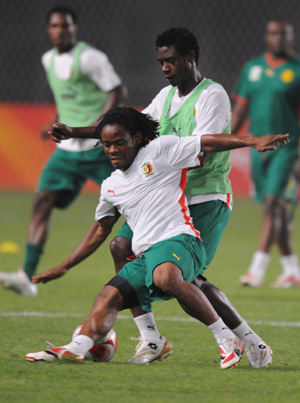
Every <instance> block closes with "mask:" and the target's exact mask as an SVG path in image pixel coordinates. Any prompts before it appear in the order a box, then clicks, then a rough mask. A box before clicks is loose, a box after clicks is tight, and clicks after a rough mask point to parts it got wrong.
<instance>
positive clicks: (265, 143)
mask: <svg viewBox="0 0 300 403" xmlns="http://www.w3.org/2000/svg"><path fill="white" fill-rule="evenodd" d="M288 136H289V134H288V133H287V134H276V135H274V134H267V135H266V136H262V137H256V136H239V135H236V134H204V135H203V136H202V137H201V151H202V152H207V153H214V152H218V151H227V150H234V149H235V148H243V147H252V148H255V149H256V150H257V151H259V152H263V151H268V150H276V149H277V148H278V146H279V144H280V143H282V144H287V143H288Z"/></svg>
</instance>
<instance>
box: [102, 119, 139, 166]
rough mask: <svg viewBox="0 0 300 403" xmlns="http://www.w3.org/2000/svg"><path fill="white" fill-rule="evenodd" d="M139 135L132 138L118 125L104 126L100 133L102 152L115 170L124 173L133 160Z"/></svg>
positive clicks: (137, 146) (137, 148)
mask: <svg viewBox="0 0 300 403" xmlns="http://www.w3.org/2000/svg"><path fill="white" fill-rule="evenodd" d="M141 139H142V138H141V133H140V132H138V133H137V134H136V135H135V136H134V137H132V136H131V135H130V133H129V132H128V131H127V130H126V129H125V128H124V127H123V126H122V125H119V124H113V125H106V126H104V127H103V129H102V131H101V140H102V144H103V148H104V151H105V153H106V155H107V156H108V158H109V160H110V162H111V163H112V165H113V166H114V167H115V168H116V169H121V171H126V169H127V168H129V167H130V165H131V164H132V162H133V160H134V159H135V157H136V155H137V153H138V151H139V149H140V144H141Z"/></svg>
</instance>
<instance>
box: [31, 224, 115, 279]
mask: <svg viewBox="0 0 300 403" xmlns="http://www.w3.org/2000/svg"><path fill="white" fill-rule="evenodd" d="M117 219H118V217H116V216H113V217H112V216H108V217H104V218H102V219H101V220H100V221H95V222H94V223H93V224H92V226H91V227H90V229H89V230H88V232H87V234H86V235H85V237H84V238H83V240H82V241H81V242H80V244H79V245H78V246H77V248H76V249H75V250H74V252H73V253H72V254H71V255H70V256H69V257H68V258H67V259H66V260H64V261H63V262H62V263H61V264H59V265H58V266H56V267H54V268H53V269H51V270H47V271H46V272H44V273H42V274H38V275H36V276H33V279H32V282H33V283H47V282H48V281H51V280H55V279H57V278H60V277H62V276H63V275H64V274H66V273H67V271H68V270H69V269H71V267H74V266H76V265H77V264H78V263H80V262H82V261H83V260H84V259H86V258H87V257H88V256H89V255H91V254H92V253H93V252H95V250H96V249H98V248H99V246H100V245H101V244H102V243H103V242H104V241H105V239H106V238H107V236H108V235H109V234H110V232H111V230H112V227H113V225H114V224H115V222H116V221H117Z"/></svg>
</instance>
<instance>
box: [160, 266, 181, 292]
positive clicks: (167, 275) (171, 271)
mask: <svg viewBox="0 0 300 403" xmlns="http://www.w3.org/2000/svg"><path fill="white" fill-rule="evenodd" d="M153 281H154V284H155V285H156V287H158V288H159V289H161V290H162V291H163V292H164V293H166V294H168V295H172V296H176V295H177V294H178V290H180V287H181V285H182V283H183V282H184V279H183V276H182V272H181V270H180V269H179V268H174V267H172V266H169V267H168V266H165V265H160V266H157V267H156V268H155V270H154V272H153Z"/></svg>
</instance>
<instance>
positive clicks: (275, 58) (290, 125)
mask: <svg viewBox="0 0 300 403" xmlns="http://www.w3.org/2000/svg"><path fill="white" fill-rule="evenodd" d="M265 43H266V47H267V51H266V53H265V54H263V55H261V56H258V57H256V58H255V59H253V60H250V61H249V62H248V63H247V64H246V65H245V67H244V69H243V70H242V73H241V75H240V78H239V80H238V83H237V85H236V88H235V90H234V93H233V94H232V98H233V99H234V100H235V101H236V103H235V105H234V108H233V111H232V131H233V132H234V133H235V132H237V131H238V130H239V129H240V128H241V126H242V124H243V123H244V121H245V119H246V117H247V116H249V120H250V126H249V131H250V133H251V134H252V135H254V136H261V135H263V134H267V133H273V134H276V133H282V132H284V133H290V137H289V139H290V142H289V144H288V146H287V147H279V148H278V150H276V152H274V153H269V152H267V153H264V154H260V155H258V153H257V152H256V151H255V150H252V151H251V160H252V164H251V165H252V179H253V183H254V187H255V193H256V194H255V197H256V200H257V201H259V202H262V203H263V205H264V217H263V225H262V229H261V233H260V238H259V243H258V248H257V250H256V251H255V253H254V255H253V259H252V262H251V264H250V266H249V268H248V271H247V273H246V274H245V275H243V276H242V277H241V279H240V282H241V284H243V285H248V286H252V287H259V286H261V285H262V284H263V281H264V277H265V272H266V269H267V266H268V264H269V261H270V251H271V248H272V246H273V245H274V244H277V246H278V248H279V252H280V255H281V257H280V263H281V266H282V269H283V272H282V274H281V275H280V276H279V277H278V278H277V279H276V281H275V283H274V284H273V286H274V287H282V288H288V287H291V286H300V271H299V263H298V257H297V255H296V254H295V253H294V250H293V247H292V243H291V226H290V225H289V222H288V215H287V199H286V197H285V196H286V195H285V192H286V188H287V184H288V182H289V179H290V178H291V176H292V173H293V169H294V167H295V164H296V163H297V161H298V158H299V157H298V155H299V146H298V142H299V134H300V128H299V113H298V112H299V107H300V57H299V56H297V55H295V54H294V52H293V27H292V26H291V24H289V23H288V22H286V21H284V20H281V19H274V20H271V21H269V22H268V24H267V26H266V33H265Z"/></svg>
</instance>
